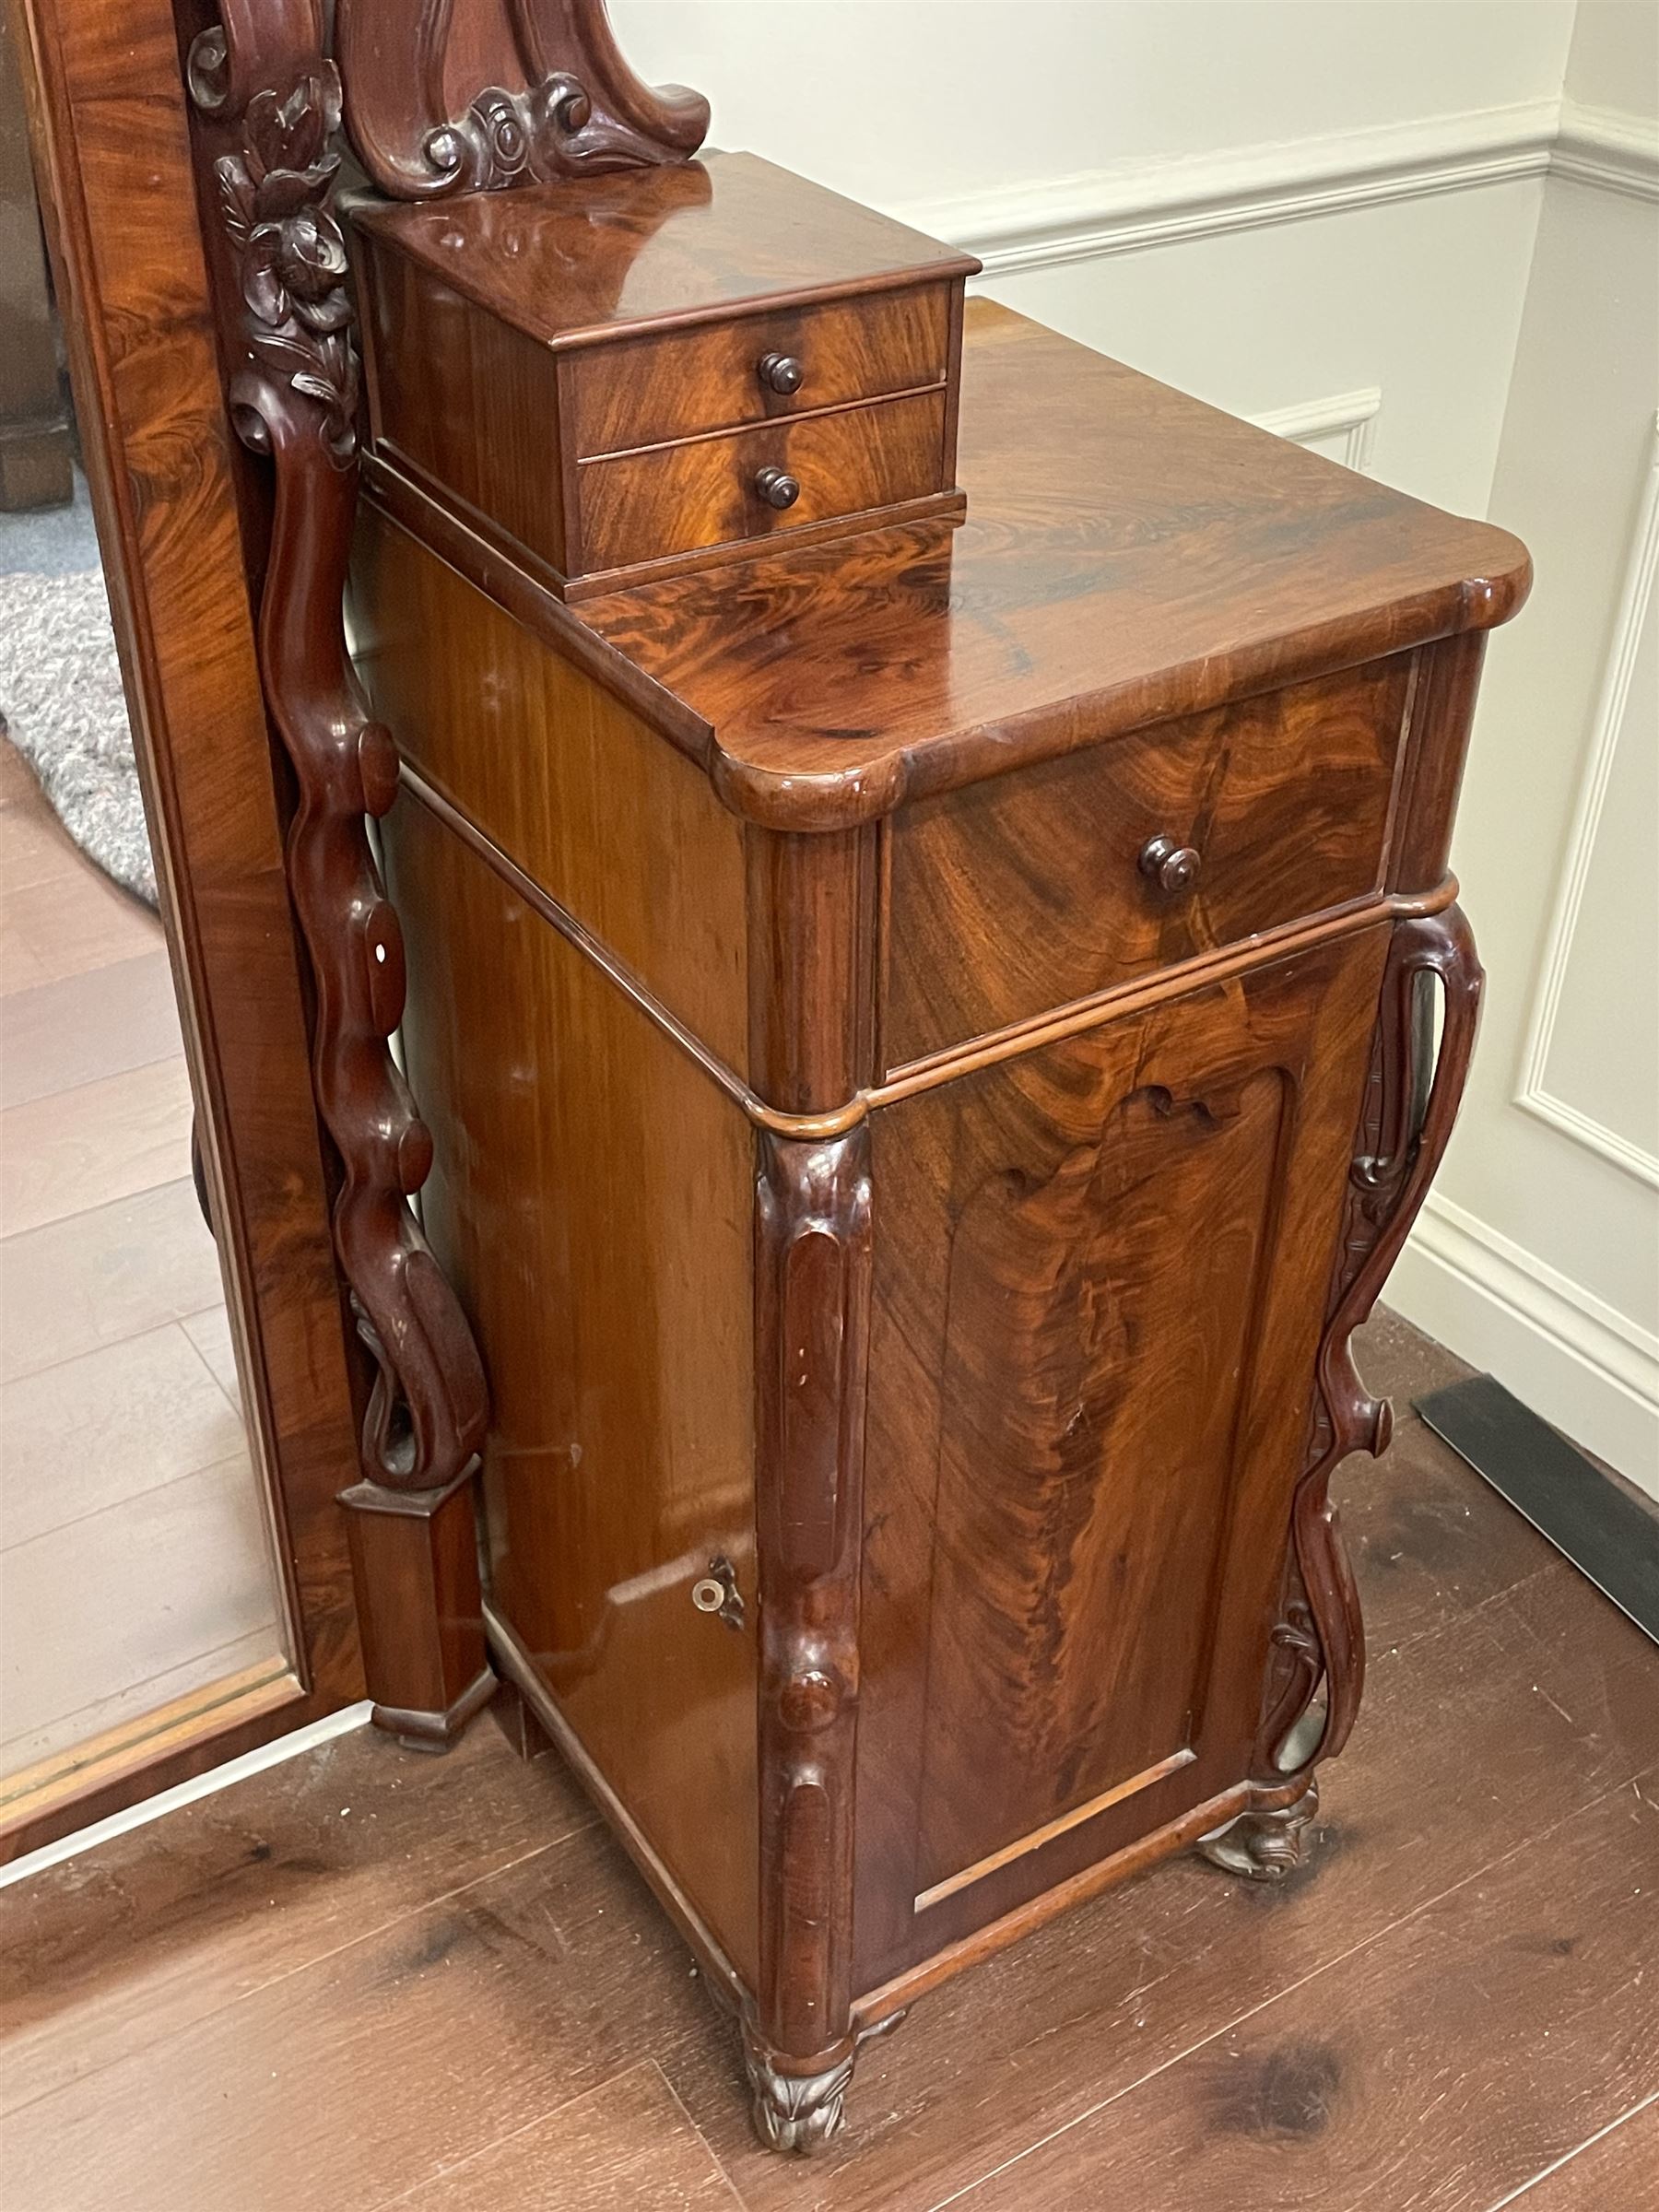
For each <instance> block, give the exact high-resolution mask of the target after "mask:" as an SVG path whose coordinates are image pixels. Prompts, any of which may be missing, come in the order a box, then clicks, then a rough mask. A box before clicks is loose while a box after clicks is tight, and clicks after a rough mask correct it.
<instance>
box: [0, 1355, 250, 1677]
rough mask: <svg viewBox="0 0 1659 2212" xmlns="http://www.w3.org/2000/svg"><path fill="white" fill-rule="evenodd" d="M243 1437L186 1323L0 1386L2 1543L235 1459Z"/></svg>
mask: <svg viewBox="0 0 1659 2212" xmlns="http://www.w3.org/2000/svg"><path fill="white" fill-rule="evenodd" d="M245 1442H246V1436H245V1432H244V1430H243V1428H242V1424H241V1417H240V1416H239V1415H238V1414H237V1412H236V1411H235V1409H234V1407H233V1406H231V1405H230V1404H229V1401H228V1400H227V1398H226V1396H225V1393H224V1392H223V1390H222V1389H221V1388H220V1387H219V1385H218V1382H217V1381H216V1380H215V1378H214V1375H213V1373H212V1371H211V1370H210V1369H209V1367H208V1366H207V1364H206V1361H205V1360H204V1359H203V1357H202V1355H201V1353H200V1352H199V1351H198V1350H197V1348H196V1347H195V1345H194V1342H193V1341H192V1340H191V1338H190V1337H189V1336H187V1335H185V1333H184V1330H183V1329H182V1327H181V1326H180V1324H178V1323H176V1322H169V1323H168V1324H167V1325H166V1326H165V1327H163V1328H159V1329H151V1330H148V1331H147V1332H146V1333H145V1334H144V1335H140V1336H129V1337H127V1338H126V1339H125V1340H124V1342H123V1343H120V1344H111V1345H104V1346H102V1347H100V1348H99V1349H98V1350H97V1351H93V1352H83V1353H82V1354H81V1355H80V1356H79V1357H78V1358H76V1359H66V1360H65V1361H63V1362H62V1363H61V1364H60V1365H58V1366H56V1367H49V1368H44V1369H41V1370H40V1371H38V1372H36V1373H35V1374H32V1375H28V1376H25V1377H24V1378H23V1379H22V1380H21V1381H20V1382H7V1383H4V1384H0V1549H9V1548H10V1547H12V1546H14V1545H17V1544H23V1543H28V1542H29V1541H31V1540H32V1539H33V1538H35V1537H37V1536H41V1535H46V1534H47V1533H48V1532H49V1531H51V1530H53V1529H58V1528H64V1527H65V1526H67V1525H68V1524H71V1523H73V1522H76V1521H79V1520H81V1519H83V1518H84V1517H85V1516H86V1515H87V1514H88V1513H95V1512H100V1511H102V1510H104V1509H105V1508H107V1507H110V1506H112V1505H117V1504H119V1503H120V1502H121V1501H122V1500H124V1499H126V1498H132V1497H135V1496H137V1495H138V1494H139V1493H140V1492H142V1491H144V1490H149V1489H154V1488H157V1486H158V1485H159V1484H162V1483H166V1482H171V1481H172V1480H174V1479H175V1478H176V1477H179V1476H181V1475H194V1473H195V1472H196V1470H197V1469H198V1468H201V1467H208V1466H212V1465H215V1464H216V1463H218V1462H220V1461H226V1460H229V1459H232V1458H234V1456H235V1455H236V1453H238V1452H239V1451H241V1449H243V1447H244V1445H245ZM3 1641H10V1640H9V1637H8V1636H7V1635H6V1630H5V1629H4V1627H0V1642H3Z"/></svg>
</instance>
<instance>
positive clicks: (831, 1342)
mask: <svg viewBox="0 0 1659 2212" xmlns="http://www.w3.org/2000/svg"><path fill="white" fill-rule="evenodd" d="M759 1144H760V1161H759V1179H758V1183H757V1193H756V1216H755V1311H756V1354H757V1359H756V1394H757V1407H756V1421H757V1432H758V1436H759V1478H758V1485H757V1488H758V1499H757V1532H756V1533H757V1538H758V1545H757V1548H758V1554H759V1583H760V1604H759V1633H760V1686H759V1706H760V1710H759V1764H760V1972H759V1991H758V1994H757V2002H756V2008H755V2011H754V2013H753V2015H752V2017H750V2018H748V2019H747V2021H746V2023H745V2041H746V2045H747V2058H748V2068H749V2078H750V2082H751V2085H752V2087H753V2089H754V2093H755V2124H756V2127H757V2130H758V2131H759V2135H760V2137H761V2139H762V2141H764V2142H767V2143H769V2144H771V2145H772V2146H774V2147H778V2148H781V2149H789V2150H808V2149H811V2148H813V2147H815V2146H816V2145H817V2144H818V2143H820V2142H822V2141H823V2140H824V2138H825V2137H826V2136H830V2135H832V2134H833V2133H834V2132H835V2130H836V2129H837V2128H838V2127H839V2126H840V2124H841V2100H842V2097H843V2095H844V2093H845V2090H846V2086H847V2082H848V2079H849V2078H850V2077H851V2074H852V2070H853V2055H854V2049H855V2040H856V2039H855V2037H854V2034H853V2026H852V1998H853V1989H852V1938H853V1757H854V1750H855V1741H856V1733H857V1717H858V1596H859V1559H860V1550H861V1544H862V1522H863V1497H862V1493H863V1452H864V1403H865V1373H866V1366H867V1358H868V1345H869V1319H870V1270H871V1223H870V1210H871V1209H870V1151H869V1133H868V1131H867V1129H865V1128H864V1127H863V1126H860V1127H858V1128H856V1129H854V1130H853V1131H851V1132H850V1133H849V1134H848V1135H844V1136H841V1137H838V1138H835V1139H833V1140H830V1141H828V1142H824V1143H813V1142H803V1141H798V1140H792V1139H788V1138H783V1137H776V1136H771V1135H767V1136H762V1137H761V1138H760V1140H759Z"/></svg>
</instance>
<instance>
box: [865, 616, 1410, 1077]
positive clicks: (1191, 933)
mask: <svg viewBox="0 0 1659 2212" xmlns="http://www.w3.org/2000/svg"><path fill="white" fill-rule="evenodd" d="M1410 664H1411V656H1410V655H1409V654H1398V655H1395V656H1394V657H1392V658H1390V659H1388V660H1385V661H1378V662H1373V663H1372V664H1371V665H1369V666H1367V667H1363V668H1354V669H1347V670H1344V671H1343V672H1342V673H1341V674H1340V675H1337V676H1333V677H1323V678H1321V679H1320V680H1319V681H1318V682H1315V683H1309V684H1301V685H1297V686H1293V687H1292V688H1289V689H1288V690H1284V691H1277V692H1273V693H1270V694H1268V695H1267V696H1265V697H1264V698H1261V699H1252V700H1241V701H1240V702H1238V703H1237V704H1235V705H1233V706H1230V707H1225V708H1220V709H1218V710H1217V711H1216V712H1213V713H1208V714H1200V715H1194V716H1193V717H1191V718H1190V719H1187V720H1184V721H1180V722H1171V723H1163V724H1158V725H1157V726H1156V727H1153V728H1150V729H1146V730H1141V731H1137V732H1135V733H1134V734H1133V735H1130V736H1127V737H1122V738H1117V739H1113V740H1112V741H1110V742H1108V743H1106V744H1102V745H1100V746H1099V747H1095V748H1094V749H1092V750H1089V751H1086V752H1082V753H1073V754H1069V755H1067V756H1066V757H1065V759H1058V760H1053V761H1051V762H1049V763H1047V764H1046V765H1045V766H1043V767H1041V768H1038V769H1033V770H1027V771H1024V772H1022V773H1021V774H1020V775H1018V777H1007V778H1005V779H999V780H994V781H992V782H984V783H977V784H971V785H970V786H968V787H967V788H966V789H963V790H960V791H955V792H950V793H947V794H944V795H942V796H940V797H939V798H936V799H928V800H924V801H923V802H922V803H921V804H919V805H918V806H914V807H912V808H909V809H907V810H906V811H905V812H903V813H901V814H900V816H899V817H898V818H897V819H896V820H895V822H894V824H893V827H892V832H891V868H890V878H889V890H888V921H889V926H888V984H887V1006H886V1017H885V1021H884V1026H883V1037H884V1057H885V1059H886V1063H887V1065H888V1068H889V1069H891V1068H894V1067H899V1066H902V1065H906V1064H908V1063H910V1062H912V1061H915V1060H919V1059H924V1058H926V1057H927V1056H928V1055H930V1054H932V1053H938V1052H941V1051H944V1050H946V1049H947V1048H948V1047H950V1046H952V1045H956V1044H960V1043H962V1042H965V1041H968V1040H969V1039H971V1038H974V1037H978V1036H982V1035H983V1034H984V1033H985V1032H986V1031H988V1030H997V1029H1001V1028H1004V1027H1006V1025H1008V1024H1010V1023H1014V1022H1018V1021H1022V1020H1027V1019H1030V1018H1032V1017H1033V1016H1036V1015H1040V1014H1041V1013H1043V1012H1044V1011H1046V1010H1047V1009H1048V1008H1050V1007H1053V1006H1065V1005H1068V1004H1070V1003H1071V1002H1072V1001H1073V1000H1076V999H1080V998H1086V997H1088V996H1089V995H1090V994H1092V993H1095V992H1099V991H1103V990H1106V989H1108V988H1109V987H1111V986H1112V985H1113V984H1117V983H1122V982H1129V981H1131V980H1132V979H1133V978H1135V977H1136V976H1140V975H1145V974H1147V973H1149V972H1151V971H1154V970H1156V969H1159V968H1164V967H1169V966H1171V965H1173V964H1174V963H1175V962H1177V961H1181V960H1188V959H1194V957H1196V956H1198V955H1200V954H1203V953H1206V952H1211V951H1216V950H1218V949H1220V948H1222V947H1227V946H1230V945H1233V944H1236V943H1238V942H1239V941H1240V940H1241V939H1244V938H1248V937H1251V936H1253V935H1259V934H1260V933H1261V932H1262V931H1264V930H1269V929H1273V928H1276V927H1277V926H1278V925H1280V924H1284V923H1288V922H1293V921H1295V920H1296V919H1297V918H1298V917H1299V916H1301V915H1304V914H1314V913H1318V912H1323V911H1324V910H1325V909H1327V908H1330V907H1334V906H1340V905H1343V904H1345V903H1346V902H1347V901H1348V900H1355V899H1359V898H1362V897H1364V896H1365V895H1366V894H1367V893H1368V892H1371V891H1375V890H1376V889H1378V888H1380V886H1381V884H1382V880H1383V877H1382V870H1383V865H1384V853H1385V846H1386V841H1387V834H1388V826H1389V818H1390V802H1391V798H1392V795H1393V792H1394V776H1395V768H1396V762H1397V757H1398V754H1399V749H1400V743H1401V736H1402V732H1403V728H1404V724H1405V712H1406V698H1407V695H1408V687H1409V682H1410V673H1411V666H1410ZM1185 853H1192V854H1195V855H1196V859H1195V862H1194V863H1191V864H1186V863H1182V862H1181V861H1180V859H1179V856H1180V855H1182V854H1185ZM1160 855H1161V856H1163V857H1164V858H1165V860H1166V862H1167V863H1168V864H1169V865H1166V867H1165V869H1164V872H1163V874H1162V875H1161V876H1160V874H1159V857H1160ZM1189 866H1190V867H1191V871H1192V872H1191V874H1190V878H1189V879H1187V880H1182V877H1183V876H1185V875H1186V874H1187V869H1188V867H1189Z"/></svg>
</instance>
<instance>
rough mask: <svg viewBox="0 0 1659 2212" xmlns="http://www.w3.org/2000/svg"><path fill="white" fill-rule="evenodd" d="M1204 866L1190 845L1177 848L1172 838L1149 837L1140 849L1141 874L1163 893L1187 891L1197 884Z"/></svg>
mask: <svg viewBox="0 0 1659 2212" xmlns="http://www.w3.org/2000/svg"><path fill="white" fill-rule="evenodd" d="M1201 865H1202V863H1201V862H1200V860H1199V858H1198V854H1197V853H1196V852H1195V851H1194V848H1193V847H1192V846H1191V845H1178V844H1177V843H1176V842H1175V840H1174V839H1173V838H1172V837H1149V838H1148V839H1147V841H1146V843H1145V844H1144V845H1143V846H1142V847H1141V855H1140V872H1141V874H1142V875H1143V876H1149V877H1151V878H1152V881H1153V882H1154V883H1155V884H1156V885H1157V886H1158V888H1159V890H1160V891H1184V890H1188V889H1190V888H1191V887H1192V886H1193V885H1194V883H1196V882H1197V880H1198V870H1199V868H1200V866H1201Z"/></svg>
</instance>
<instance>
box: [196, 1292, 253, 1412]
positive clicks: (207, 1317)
mask: <svg viewBox="0 0 1659 2212" xmlns="http://www.w3.org/2000/svg"><path fill="white" fill-rule="evenodd" d="M182 1326H183V1330H184V1334H185V1335H186V1336H188V1337H189V1339H190V1341H191V1343H192V1344H194V1347H195V1348H196V1352H197V1354H198V1356H199V1357H200V1358H201V1359H205V1360H206V1363H207V1367H208V1370H209V1371H210V1372H211V1373H212V1376H213V1379H214V1381H215V1382H217V1383H218V1386H219V1388H220V1389H221V1390H222V1391H223V1392H224V1394H225V1395H226V1396H227V1397H228V1398H229V1401H230V1403H231V1405H232V1406H241V1402H242V1400H241V1377H240V1376H239V1375H238V1374H237V1371H236V1347H235V1346H234V1344H233V1343H232V1342H231V1337H230V1316H229V1313H228V1312H226V1311H225V1308H224V1307H223V1306H222V1305H218V1306H210V1307H209V1308H208V1309H207V1311H206V1313H190V1314H187V1315H186V1316H185V1318H184V1321H183V1324H182Z"/></svg>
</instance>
